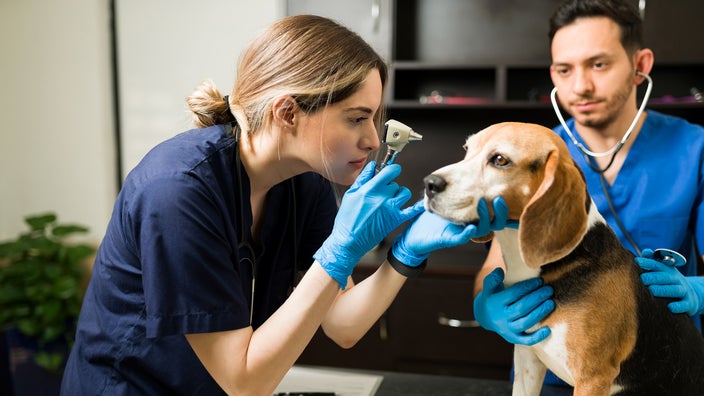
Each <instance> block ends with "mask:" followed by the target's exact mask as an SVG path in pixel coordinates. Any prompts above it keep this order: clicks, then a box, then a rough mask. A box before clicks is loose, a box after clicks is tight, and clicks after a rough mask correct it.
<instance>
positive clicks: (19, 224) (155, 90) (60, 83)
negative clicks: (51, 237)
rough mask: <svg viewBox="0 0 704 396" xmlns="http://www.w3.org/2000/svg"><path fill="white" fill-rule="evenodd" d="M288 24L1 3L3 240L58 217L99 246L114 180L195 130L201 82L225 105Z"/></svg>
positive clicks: (236, 14) (263, 16) (159, 6)
mask: <svg viewBox="0 0 704 396" xmlns="http://www.w3.org/2000/svg"><path fill="white" fill-rule="evenodd" d="M113 11H114V12H113ZM284 14H285V11H284V2H283V0H258V1H256V2H253V1H247V0H202V1H191V0H147V1H140V0H114V1H112V0H66V1H61V2H54V1H45V0H0V240H5V239H8V238H11V237H14V236H15V235H16V234H17V233H18V232H19V231H22V230H24V229H25V226H24V224H23V220H22V219H23V217H24V216H26V215H28V214H34V213H39V212H45V211H54V212H56V213H57V214H58V216H59V220H60V221H64V222H75V223H81V224H84V225H87V226H88V227H90V229H91V232H90V235H89V238H90V239H91V240H92V241H94V242H95V243H96V244H97V243H99V242H100V239H101V238H102V235H103V234H104V231H105V227H106V226H107V222H108V220H109V218H110V214H111V212H112V205H113V203H114V200H115V197H116V195H117V191H118V185H119V182H120V181H121V178H123V177H124V176H125V175H126V174H127V172H128V171H129V170H130V169H131V168H132V167H133V166H134V165H135V164H136V163H137V161H138V160H139V159H140V158H141V157H142V156H143V155H144V154H145V153H146V151H147V150H148V149H149V148H151V147H152V146H153V145H154V144H156V143H158V142H159V141H161V140H164V139H166V138H168V137H170V136H173V135H174V134H176V133H178V132H181V131H183V130H185V129H188V128H190V120H189V118H188V114H187V113H186V106H185V97H186V96H187V95H188V94H190V93H191V91H192V89H193V88H194V87H195V86H196V85H197V84H198V83H199V82H200V81H202V80H203V79H207V78H210V79H213V80H214V81H215V83H216V84H217V85H218V86H219V87H220V88H221V89H222V90H223V91H224V92H225V93H227V92H228V91H229V89H230V88H231V85H232V83H233V81H234V77H235V76H234V73H235V65H236V62H237V59H238V56H239V53H240V52H241V50H242V49H243V48H244V46H245V45H246V44H247V43H248V42H249V41H250V40H251V39H252V38H253V37H254V36H255V35H256V34H257V33H259V32H260V31H261V30H262V29H263V28H264V27H266V25H268V24H269V23H271V22H273V21H274V20H275V19H278V18H279V17H281V16H283V15H284ZM113 15H114V16H115V19H114V22H115V23H114V26H115V32H116V35H114V36H113V29H112V26H113ZM113 39H115V40H114V41H113ZM113 42H116V43H117V45H116V46H115V47H114V46H113ZM113 48H115V49H116V51H115V54H116V57H114V56H113V55H114V53H113ZM115 72H116V73H115ZM118 129H119V131H118ZM118 132H119V133H118ZM118 144H119V147H120V150H118Z"/></svg>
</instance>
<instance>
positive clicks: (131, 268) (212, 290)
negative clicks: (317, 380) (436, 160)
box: [62, 16, 505, 396]
mask: <svg viewBox="0 0 704 396" xmlns="http://www.w3.org/2000/svg"><path fill="white" fill-rule="evenodd" d="M385 82H386V65H385V64H384V62H383V60H382V59H380V58H379V56H378V55H377V54H376V53H375V52H374V51H373V50H372V49H371V48H370V47H369V46H368V45H367V44H366V43H365V42H364V41H363V40H362V39H361V38H359V37H358V36H357V35H355V34H354V33H352V32H350V31H349V30H347V29H346V28H344V27H342V26H340V25H338V24H336V23H334V22H332V21H330V20H328V19H325V18H321V17H315V16H295V17H288V18H284V19H282V20H280V21H278V22H277V23H275V24H273V25H272V26H271V27H270V28H269V29H268V30H267V31H266V32H264V33H263V34H262V35H261V36H260V37H259V38H258V39H256V40H255V41H254V42H253V43H252V44H251V45H250V47H249V48H248V49H247V50H246V51H245V52H244V54H243V57H242V58H241V61H240V64H239V69H238V71H237V81H236V82H235V85H234V87H233V89H232V91H231V93H230V95H229V97H227V99H223V96H222V95H221V94H220V92H218V90H217V89H216V88H215V87H214V86H213V85H212V84H211V83H204V84H202V85H201V86H200V87H198V89H197V90H196V91H195V92H194V93H193V94H192V95H191V96H190V97H189V98H188V103H189V105H190V108H191V110H192V112H193V114H194V116H195V123H196V126H197V129H194V130H191V131H187V132H184V133H181V134H179V135H177V136H175V137H174V138H172V139H170V140H167V141H166V142H164V143H162V144H160V145H158V146H157V147H156V148H154V149H153V150H152V151H151V152H150V153H148V154H147V155H146V156H145V157H144V159H143V160H142V161H141V163H140V164H139V165H138V166H137V167H136V168H135V169H134V170H133V171H132V172H131V173H130V174H129V175H128V176H127V178H126V180H125V182H124V186H123V188H122V191H121V192H120V194H119V196H118V198H117V202H116V204H115V207H114V212H113V215H112V219H111V220H110V223H109V225H108V229H107V231H106V235H105V237H104V240H103V242H102V244H101V246H100V249H99V252H98V255H97V258H96V262H95V265H94V269H93V274H92V279H91V282H90V285H89V287H88V290H87V293H86V297H85V301H84V304H83V308H82V312H81V316H80V320H79V324H78V331H77V334H76V342H75V345H74V347H73V349H72V352H71V355H70V358H69V362H68V364H67V368H66V371H65V375H64V381H63V385H62V386H63V389H62V394H64V395H71V396H75V395H82V394H106V395H132V394H139V395H163V394H188V395H196V394H202V395H215V394H222V393H229V394H237V395H250V394H256V395H263V394H269V395H270V394H271V393H272V392H273V390H274V388H275V387H276V386H277V384H278V383H279V382H280V381H281V379H282V377H283V376H284V375H285V374H286V372H287V371H288V369H289V368H290V367H291V366H292V365H293V364H294V362H295V361H296V359H297V358H298V356H299V355H300V354H301V352H302V351H303V349H304V348H305V346H306V344H307V343H308V342H309V341H310V339H311V338H312V336H313V334H314V333H315V332H316V330H317V328H318V326H320V325H322V327H323V329H324V330H325V333H326V334H327V335H328V336H329V337H330V338H331V339H333V340H334V341H335V342H336V343H338V344H339V345H341V346H342V347H350V346H352V345H354V344H355V343H356V342H357V341H358V340H359V339H360V338H361V337H362V336H363V335H364V333H365V332H366V331H367V330H368V329H369V328H370V327H371V326H372V324H373V323H374V322H375V321H376V320H377V319H378V317H379V316H380V315H381V314H382V313H383V312H384V311H385V310H386V308H387V307H388V306H389V304H390V303H391V301H392V300H393V298H394V297H395V296H396V294H397V292H398V291H399V289H400V288H401V286H402V285H403V284H404V281H405V279H406V275H409V274H413V273H416V272H418V271H420V270H421V269H422V267H423V264H424V262H425V258H426V257H427V256H428V254H429V253H430V252H431V251H433V250H435V249H439V248H443V247H449V246H454V245H457V244H461V243H465V242H467V241H468V240H469V238H471V237H474V236H478V235H483V234H486V233H488V232H489V230H490V229H491V228H492V227H500V226H501V219H497V220H496V221H495V224H493V225H490V224H487V221H486V220H485V219H488V215H486V214H485V216H484V217H483V219H484V223H482V224H481V225H480V226H478V227H475V226H468V227H466V228H463V227H459V226H455V225H452V224H449V223H447V222H445V221H443V220H440V219H439V218H438V217H436V216H434V215H430V214H427V213H425V212H423V208H422V205H420V204H419V203H417V204H415V205H407V206H406V204H407V203H408V201H409V199H410V198H411V193H410V192H409V190H408V189H407V188H405V187H401V186H398V185H397V184H396V183H395V182H394V179H395V178H396V177H397V176H398V175H399V174H400V172H401V167H400V166H399V165H397V164H392V165H389V166H386V167H385V168H384V169H383V170H381V171H380V172H378V174H377V173H376V172H375V163H374V162H373V161H370V162H369V163H367V160H368V157H369V155H370V153H372V152H373V151H374V150H376V149H377V148H379V146H380V142H379V138H378V133H377V127H378V125H379V124H380V120H381V109H382V97H383V95H382V91H383V88H384V84H385ZM330 182H335V183H339V184H342V185H351V187H350V188H349V190H348V191H347V192H346V193H345V194H344V196H343V197H342V199H341V203H340V206H339V209H338V205H337V201H336V197H335V195H334V193H333V189H332V186H331V183H330ZM404 206H406V207H405V208H404ZM497 209H498V210H499V214H501V213H505V212H502V210H503V209H505V207H503V208H502V207H499V208H497ZM485 213H486V212H485ZM499 217H500V216H499ZM504 218H505V216H504ZM407 220H412V221H411V222H410V225H409V226H408V227H407V228H406V229H405V230H404V231H403V232H401V233H400V235H399V236H398V237H397V239H396V240H395V241H394V244H393V247H392V249H391V250H392V252H393V254H390V255H389V257H390V261H391V262H392V263H391V264H390V263H389V261H384V262H383V263H382V264H381V265H380V266H379V268H378V270H377V271H376V272H375V273H374V274H373V275H371V276H370V277H368V278H367V279H365V280H364V281H362V282H360V283H359V284H358V285H354V284H353V282H352V280H351V278H350V274H351V273H352V270H353V269H354V267H355V265H356V264H357V262H358V261H359V260H360V259H361V257H362V256H363V255H364V254H365V253H366V252H368V251H369V250H370V249H372V248H373V247H374V246H376V245H377V244H378V243H379V242H380V241H381V240H382V239H383V238H384V237H385V236H386V235H387V234H388V233H389V232H391V231H392V230H394V229H395V228H397V227H398V226H400V225H401V224H402V223H404V222H406V221H407ZM297 270H306V271H305V275H304V276H303V277H302V279H301V280H300V282H299V283H298V284H297V285H295V286H296V287H295V288H294V287H293V286H294V276H295V274H296V272H297Z"/></svg>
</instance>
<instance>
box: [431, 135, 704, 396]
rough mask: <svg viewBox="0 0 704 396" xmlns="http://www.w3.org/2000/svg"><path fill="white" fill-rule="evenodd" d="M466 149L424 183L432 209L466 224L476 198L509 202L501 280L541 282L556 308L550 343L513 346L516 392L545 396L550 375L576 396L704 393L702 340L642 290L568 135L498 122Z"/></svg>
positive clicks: (501, 235) (501, 236)
mask: <svg viewBox="0 0 704 396" xmlns="http://www.w3.org/2000/svg"><path fill="white" fill-rule="evenodd" d="M465 148H466V151H467V154H466V156H465V158H464V160H462V161H460V162H457V163H454V164H451V165H448V166H445V167H443V168H440V169H438V170H436V171H435V172H433V173H432V174H431V175H429V176H427V177H425V179H424V182H425V194H426V195H425V206H426V209H427V210H429V211H431V212H434V213H436V214H438V215H440V216H442V217H445V218H447V219H448V220H450V221H452V222H455V223H459V224H467V223H472V222H475V221H477V220H478V217H477V202H478V201H479V199H480V198H483V199H484V200H485V201H486V202H492V201H493V200H494V198H496V197H498V196H502V197H503V198H504V200H505V201H506V204H507V206H508V209H509V219H514V220H516V219H517V220H519V226H518V229H513V228H506V229H504V230H501V231H496V232H495V237H496V238H497V240H498V241H499V243H500V244H501V249H502V253H503V259H504V262H505V264H506V277H505V284H506V285H507V286H508V285H510V284H513V283H516V282H518V281H521V280H524V279H527V278H530V277H536V276H539V277H542V278H543V280H544V282H545V284H549V285H552V287H553V288H554V296H553V299H554V301H555V306H556V307H555V310H554V312H553V313H552V314H550V315H549V316H548V317H547V318H546V319H545V320H544V321H543V322H542V323H540V324H539V326H541V327H542V326H548V327H550V329H551V333H550V336H548V338H546V339H545V340H543V341H542V342H539V343H537V344H536V345H533V346H524V345H516V346H515V348H514V370H515V378H514V383H513V395H530V396H538V395H539V394H540V390H541V387H542V383H543V380H544V376H545V372H546V368H547V369H550V370H551V371H553V372H554V373H555V374H556V375H558V376H559V377H560V378H562V379H563V380H564V381H566V382H567V383H569V384H570V385H572V386H574V395H575V396H595V395H704V338H702V335H701V334H700V332H699V331H698V330H697V328H696V327H695V326H694V324H693V322H692V320H691V319H690V318H689V317H687V316H686V315H682V314H680V315H675V314H672V313H671V312H670V311H669V310H668V308H667V306H666V303H667V301H666V300H665V299H658V298H654V297H653V296H652V295H651V293H650V291H649V290H648V289H647V288H646V287H645V286H644V285H643V284H642V282H641V280H640V278H639V274H640V271H641V270H640V268H639V267H638V266H637V265H636V264H635V262H634V256H633V254H632V253H631V252H630V251H628V250H627V249H626V248H624V247H623V246H622V245H621V243H620V241H619V240H618V238H617V237H616V235H615V234H614V233H613V231H612V230H611V229H610V228H609V226H608V225H607V223H606V221H605V220H604V219H603V217H602V216H601V215H600V214H599V212H598V210H597V208H596V206H595V205H594V204H593V202H592V200H591V197H590V196H589V193H588V191H587V187H586V182H585V179H584V175H583V174H582V172H581V170H580V169H579V168H578V167H577V166H576V164H575V163H574V161H573V160H572V158H571V157H570V153H569V151H568V149H567V146H566V145H565V143H564V142H563V141H562V139H560V137H559V136H558V135H557V134H555V133H554V132H553V131H551V130H550V129H547V128H544V127H542V126H539V125H535V124H524V123H500V124H496V125H492V126H490V127H488V128H486V129H484V130H483V131H481V132H478V133H477V134H475V135H472V136H470V137H469V138H468V139H467V142H466V145H465ZM491 207H492V205H489V208H490V209H491ZM493 236H494V235H489V237H488V239H491V237H493ZM475 242H476V241H475Z"/></svg>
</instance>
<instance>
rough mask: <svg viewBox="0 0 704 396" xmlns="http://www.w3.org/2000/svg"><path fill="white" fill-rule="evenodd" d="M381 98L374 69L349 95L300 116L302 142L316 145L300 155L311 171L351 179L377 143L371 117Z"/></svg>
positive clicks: (340, 179) (344, 180) (335, 178)
mask: <svg viewBox="0 0 704 396" xmlns="http://www.w3.org/2000/svg"><path fill="white" fill-rule="evenodd" d="M381 97H382V86H381V77H380V76H379V71H378V70H376V69H374V70H372V71H371V72H369V74H368V75H367V77H366V79H365V80H364V82H363V83H362V85H361V87H360V88H359V90H357V92H355V93H354V94H352V95H351V96H350V97H348V98H347V99H345V100H343V101H340V102H337V103H334V104H332V105H330V106H327V107H326V108H324V109H321V110H319V111H316V112H314V113H312V114H308V115H304V116H303V117H302V121H301V128H302V129H301V138H302V139H303V140H304V142H303V144H304V145H305V147H310V148H317V150H316V149H311V150H306V151H307V154H304V156H308V157H309V158H306V159H305V160H306V162H308V164H309V165H310V166H311V167H312V169H313V170H314V171H316V172H318V173H320V174H321V175H323V176H324V177H326V178H328V179H329V180H331V181H333V182H335V183H338V184H342V185H350V184H352V183H353V182H354V180H355V179H356V178H357V176H358V175H359V173H360V171H361V170H362V168H363V167H364V165H365V164H366V163H367V159H368V157H369V154H370V153H372V152H373V151H374V150H377V149H378V148H379V145H380V142H379V135H378V132H377V129H376V125H375V124H374V116H375V115H376V112H377V111H378V110H379V107H380V105H381ZM321 154H322V155H321Z"/></svg>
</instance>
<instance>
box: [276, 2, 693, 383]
mask: <svg viewBox="0 0 704 396" xmlns="http://www.w3.org/2000/svg"><path fill="white" fill-rule="evenodd" d="M634 1H635V0H634ZM559 2H560V0H535V1H530V2H527V1H523V2H521V1H515V2H510V5H509V6H507V5H506V4H505V2H499V1H495V0H473V1H466V0H442V1H440V0H403V1H391V0H388V1H387V0H382V1H381V4H383V7H382V8H383V9H385V10H386V9H389V10H393V17H392V18H390V19H389V21H388V22H389V23H391V22H392V24H391V26H390V27H389V30H388V48H384V49H383V50H382V51H389V52H388V53H389V54H390V58H389V59H391V61H390V81H389V87H388V89H387V95H388V97H387V104H388V108H387V112H388V114H387V115H388V117H389V118H394V119H397V120H399V121H401V122H403V123H405V124H407V125H409V126H411V127H412V128H413V129H414V130H415V131H417V132H418V133H420V134H422V135H423V141H422V143H414V144H409V145H408V146H407V147H406V148H405V149H404V151H403V153H402V154H401V155H400V156H399V158H398V160H397V162H398V163H400V164H401V165H402V166H403V173H402V174H401V176H400V177H399V179H398V182H399V183H400V184H402V185H405V186H407V187H408V188H410V189H411V191H412V192H413V194H414V198H415V199H420V198H421V197H422V192H423V184H422V180H423V177H424V176H426V175H428V174H430V173H431V172H432V171H433V170H435V169H437V168H439V167H441V166H444V165H447V164H449V163H452V162H456V161H459V160H460V159H462V158H463V157H464V150H463V149H462V145H463V144H464V142H465V139H466V138H467V136H468V135H470V134H472V133H475V132H478V131H480V130H481V129H483V128H485V127H487V126H489V125H491V124H494V123H498V122H503V121H519V122H532V123H537V124H541V125H544V126H547V127H553V126H555V125H557V124H558V120H557V118H556V116H555V114H554V113H553V110H552V107H551V105H550V103H549V94H550V91H551V90H552V82H551V80H550V75H549V65H550V53H549V40H548V37H547V31H548V21H549V18H550V15H551V14H552V11H553V9H554V7H555V6H556V5H557V4H558V3H559ZM313 3H324V4H325V7H326V8H324V9H323V8H321V10H323V11H324V13H326V14H328V15H340V16H341V17H344V18H342V19H341V21H342V22H344V23H346V24H348V26H350V27H352V28H353V29H355V24H361V25H362V27H360V29H361V31H360V33H361V34H362V36H363V37H369V36H368V35H367V33H365V30H367V29H368V25H369V24H370V23H371V22H370V21H371V20H370V17H369V16H368V12H366V11H364V10H366V8H367V6H369V5H370V4H369V2H368V1H362V2H360V4H364V6H361V5H360V8H361V9H362V10H361V11H359V12H356V11H353V10H352V9H351V8H350V7H352V6H351V4H352V3H354V2H330V1H322V0H321V1H317V2H313V1H300V0H298V1H297V0H290V1H289V4H299V5H300V4H308V5H310V6H311V7H313V5H312V4H313ZM645 3H646V8H645V35H646V40H647V44H648V45H649V46H652V47H653V49H654V50H655V58H656V64H655V68H654V69H653V71H652V73H651V76H652V77H653V80H654V87H653V92H652V96H651V100H650V105H649V106H648V108H650V109H654V110H658V111H661V112H663V113H668V114H673V115H676V116H680V117H682V118H685V119H687V120H689V121H690V122H694V123H698V124H702V125H704V103H697V102H695V101H694V100H692V98H693V92H692V88H696V89H698V90H700V91H702V92H704V50H702V47H701V45H700V44H698V41H697V40H696V37H697V36H696V35H695V34H694V29H695V28H696V27H697V26H698V25H697V23H695V22H697V21H701V20H702V19H704V15H702V9H703V8H704V2H702V1H701V0H681V1H680V0H678V1H675V2H672V1H666V0H648V1H647V2H645ZM355 4H356V3H355ZM372 4H373V2H372ZM340 6H342V8H339V9H337V8H336V7H340ZM316 7H317V6H316ZM669 7H671V8H669ZM299 10H300V8H299ZM309 10H310V9H309ZM333 11H335V12H336V14H335V13H333ZM680 18H681V20H682V21H689V22H686V23H687V24H688V26H687V27H681V26H676V25H678V24H679V23H680ZM690 22H691V23H690ZM385 23H387V22H382V25H383V26H386V25H385ZM365 26H366V27H365ZM683 29H684V30H683ZM385 34H386V33H385ZM680 36H681V37H680ZM695 47H696V48H695ZM384 53H386V52H384ZM644 88H645V87H642V91H641V92H640V96H641V97H642V94H643V91H644ZM382 154H383V153H382ZM391 239H393V235H391V236H390V238H389V240H391ZM386 249H388V247H386V248H384V249H382V250H383V251H384V253H385V251H386ZM485 254H486V250H485V248H484V247H483V246H482V245H476V244H469V245H467V246H463V247H459V248H454V249H449V250H443V251H439V252H435V253H433V254H432V255H431V257H430V262H429V265H428V268H427V270H426V271H425V273H424V274H423V275H422V276H421V277H420V278H418V279H411V280H408V281H407V283H406V285H405V286H404V287H403V289H402V290H401V292H400V293H399V295H398V297H397V298H396V300H395V301H394V303H393V304H392V305H391V307H390V308H389V310H388V311H387V312H386V314H385V315H384V316H383V317H382V318H381V319H380V320H379V321H378V322H377V323H376V324H375V325H374V327H373V328H372V329H371V330H370V332H369V333H368V334H367V335H366V336H365V337H364V338H363V339H362V341H361V342H360V343H359V344H358V345H357V346H355V347H354V348H352V349H350V350H342V349H340V348H339V347H337V346H336V345H334V344H333V343H332V342H331V341H329V340H327V338H326V337H325V336H324V335H323V334H320V333H319V334H317V335H316V337H315V338H314V340H313V342H312V343H311V344H310V346H309V347H308V348H307V349H306V351H305V352H304V353H303V356H301V359H300V361H299V362H300V363H306V364H321V365H331V366H340V367H355V368H369V369H380V370H399V371H409V372H421V373H437V374H448V375H461V376H473V377H483V378H499V379H505V378H507V376H508V373H509V371H510V367H511V361H512V346H511V345H509V344H508V343H506V342H505V341H504V340H503V339H501V338H500V337H499V336H498V335H496V334H494V333H491V332H488V331H485V330H483V329H482V328H479V327H475V326H473V325H475V324H474V323H473V322H472V321H473V314H472V300H473V299H472V296H473V292H472V287H473V283H474V277H475V275H476V272H477V271H478V269H479V268H480V266H481V264H482V262H483V260H484V257H485ZM379 262H381V257H376V258H374V259H371V260H369V264H368V265H363V266H360V268H358V269H357V270H356V272H355V274H354V275H355V277H357V278H358V279H363V278H364V277H365V276H366V275H368V274H369V273H371V272H372V271H373V269H374V268H375V265H374V264H372V263H379ZM457 323H461V324H463V325H468V326H469V327H459V328H456V327H452V326H451V325H452V324H457Z"/></svg>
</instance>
